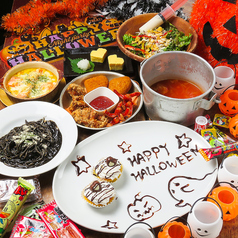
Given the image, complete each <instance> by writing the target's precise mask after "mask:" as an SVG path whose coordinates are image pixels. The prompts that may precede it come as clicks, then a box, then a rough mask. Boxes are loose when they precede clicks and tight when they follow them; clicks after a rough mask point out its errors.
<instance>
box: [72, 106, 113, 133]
mask: <svg viewBox="0 0 238 238" xmlns="http://www.w3.org/2000/svg"><path fill="white" fill-rule="evenodd" d="M72 117H73V118H74V120H75V121H76V122H77V123H78V124H80V125H83V126H87V127H95V128H102V127H105V126H106V125H107V123H108V121H109V118H108V117H106V116H104V115H99V114H98V113H97V112H96V111H94V110H92V109H91V108H89V107H85V108H78V109H76V110H75V111H73V112H72Z"/></svg>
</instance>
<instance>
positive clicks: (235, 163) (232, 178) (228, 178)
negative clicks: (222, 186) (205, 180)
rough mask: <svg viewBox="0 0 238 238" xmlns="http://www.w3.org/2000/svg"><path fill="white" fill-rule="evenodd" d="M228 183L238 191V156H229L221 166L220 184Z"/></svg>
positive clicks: (219, 173)
mask: <svg viewBox="0 0 238 238" xmlns="http://www.w3.org/2000/svg"><path fill="white" fill-rule="evenodd" d="M223 181H224V182H228V183H231V184H233V185H234V186H235V187H236V188H237V189H238V155H237V154H229V155H228V156H227V157H225V158H224V159H223V161H222V163H221V164H220V166H219V170H218V182H223Z"/></svg>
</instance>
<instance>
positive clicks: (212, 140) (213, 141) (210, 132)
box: [201, 128, 225, 147]
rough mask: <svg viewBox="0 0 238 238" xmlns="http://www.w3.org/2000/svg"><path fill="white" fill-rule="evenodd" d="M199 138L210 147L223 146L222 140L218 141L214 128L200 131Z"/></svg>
mask: <svg viewBox="0 0 238 238" xmlns="http://www.w3.org/2000/svg"><path fill="white" fill-rule="evenodd" d="M201 136H202V137H203V138H204V139H205V140H206V141H207V142H208V143H209V144H210V145H211V146H212V147H215V146H221V145H224V144H225V143H224V141H223V140H219V139H218V137H217V132H216V129H215V128H209V129H205V130H201Z"/></svg>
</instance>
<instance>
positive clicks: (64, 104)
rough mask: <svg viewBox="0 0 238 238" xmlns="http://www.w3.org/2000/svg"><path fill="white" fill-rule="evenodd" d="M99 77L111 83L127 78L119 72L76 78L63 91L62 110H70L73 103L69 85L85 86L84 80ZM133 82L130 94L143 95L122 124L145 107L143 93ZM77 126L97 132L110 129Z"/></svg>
mask: <svg viewBox="0 0 238 238" xmlns="http://www.w3.org/2000/svg"><path fill="white" fill-rule="evenodd" d="M98 75H104V76H106V77H107V78H108V80H109V81H110V80H112V79H114V78H118V77H123V76H125V75H123V74H120V73H117V72H113V71H95V72H91V73H86V74H83V75H80V76H78V77H76V78H75V79H73V80H72V81H70V82H69V83H68V84H67V85H66V86H65V87H64V89H63V90H62V92H61V94H60V100H59V102H60V106H61V107H62V108H64V109H66V108H68V107H69V106H70V103H71V101H72V99H71V97H70V95H69V94H68V92H67V88H68V87H69V85H70V84H71V83H76V84H79V85H82V86H84V84H83V82H84V80H86V79H88V78H91V77H95V76H98ZM131 82H132V87H131V89H130V91H129V92H128V93H133V92H140V93H141V95H140V96H139V97H138V102H137V106H135V107H134V110H133V113H132V115H131V116H130V117H129V118H127V119H126V120H125V121H124V122H122V123H121V124H123V123H125V122H128V121H130V120H131V119H132V118H133V117H134V116H135V115H136V114H137V113H138V112H139V111H140V109H141V107H142V105H143V94H142V91H141V89H140V87H139V85H138V84H137V83H136V82H135V81H133V80H131ZM77 125H78V126H79V127H81V128H84V129H89V130H96V131H99V130H104V129H108V128H109V127H103V128H95V127H87V126H83V125H80V124H78V123H77ZM117 125H118V124H116V125H114V126H113V127H115V126H117Z"/></svg>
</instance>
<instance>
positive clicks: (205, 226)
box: [187, 198, 223, 238]
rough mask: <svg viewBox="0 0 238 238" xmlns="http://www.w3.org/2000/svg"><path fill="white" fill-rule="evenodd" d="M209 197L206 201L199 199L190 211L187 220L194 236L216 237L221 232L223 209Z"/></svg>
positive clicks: (195, 237) (196, 237)
mask: <svg viewBox="0 0 238 238" xmlns="http://www.w3.org/2000/svg"><path fill="white" fill-rule="evenodd" d="M208 199H210V198H208ZM208 199H207V200H206V201H201V199H198V200H197V201H196V202H195V203H194V204H193V206H192V208H191V210H190V212H189V213H188V218H187V222H188V224H189V225H190V228H191V232H192V236H193V237H194V238H204V237H206V238H215V237H218V236H219V234H220V232H221V229H222V226H223V215H222V210H221V209H220V208H219V207H218V206H217V204H215V203H212V202H210V201H209V200H208Z"/></svg>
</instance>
